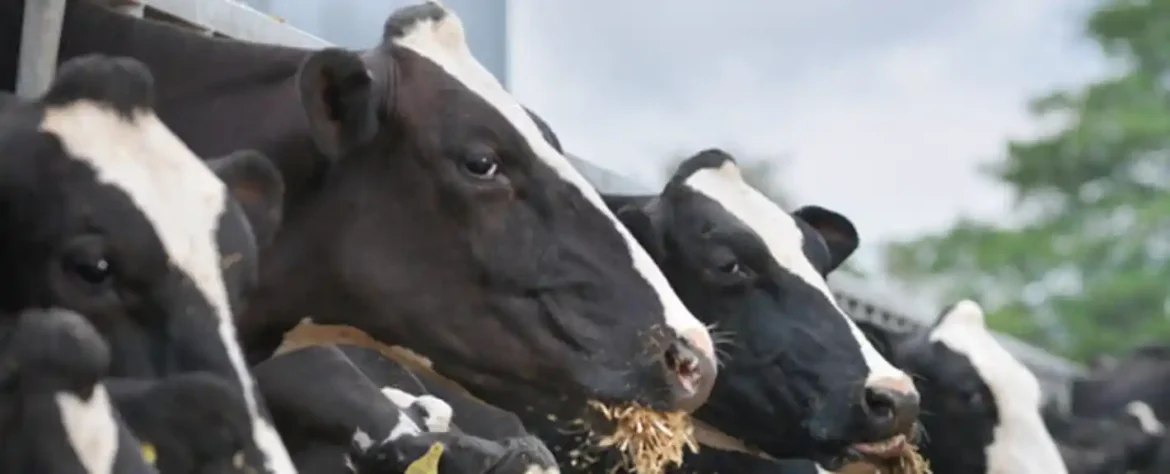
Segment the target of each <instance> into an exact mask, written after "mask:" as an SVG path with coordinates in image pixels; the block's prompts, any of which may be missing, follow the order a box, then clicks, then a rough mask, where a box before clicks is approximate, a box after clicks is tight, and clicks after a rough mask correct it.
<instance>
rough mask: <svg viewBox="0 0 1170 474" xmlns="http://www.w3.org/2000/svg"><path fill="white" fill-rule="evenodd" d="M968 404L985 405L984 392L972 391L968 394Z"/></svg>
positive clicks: (974, 405)
mask: <svg viewBox="0 0 1170 474" xmlns="http://www.w3.org/2000/svg"><path fill="white" fill-rule="evenodd" d="M967 405H970V406H973V407H980V406H983V394H982V393H979V392H971V393H968V394H967Z"/></svg>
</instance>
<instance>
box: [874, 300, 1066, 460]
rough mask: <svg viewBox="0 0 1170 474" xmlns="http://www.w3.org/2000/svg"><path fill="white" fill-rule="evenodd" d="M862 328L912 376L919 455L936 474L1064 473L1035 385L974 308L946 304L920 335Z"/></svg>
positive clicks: (966, 304)
mask: <svg viewBox="0 0 1170 474" xmlns="http://www.w3.org/2000/svg"><path fill="white" fill-rule="evenodd" d="M866 330H867V332H868V333H869V334H870V335H871V336H872V337H873V338H875V339H876V340H878V341H880V342H879V343H878V344H877V346H878V347H880V348H882V349H884V350H886V351H888V353H889V354H891V360H893V361H894V362H895V364H897V365H898V366H899V367H901V368H902V369H904V370H906V371H907V372H909V373H911V374H912V375H913V376H914V377H915V383H916V384H917V385H918V388H919V390H920V392H921V393H922V417H921V420H922V424H923V427H924V429H925V432H926V435H925V437H924V438H925V444H924V446H923V452H924V454H925V455H926V457H927V458H929V459H930V462H931V466H932V467H933V468H934V469H935V470H936V471H938V472H947V473H955V474H985V473H989V472H1012V473H1020V474H1041V473H1057V474H1061V473H1066V472H1067V471H1066V469H1065V466H1064V463H1063V462H1062V461H1061V457H1060V453H1059V452H1058V450H1057V447H1056V443H1055V442H1054V441H1053V439H1052V436H1051V435H1050V434H1049V432H1048V430H1047V429H1046V428H1045V426H1044V421H1043V420H1042V418H1041V416H1040V404H1041V392H1040V382H1039V381H1038V380H1037V379H1036V377H1035V376H1034V375H1032V373H1031V372H1030V371H1029V370H1028V369H1027V367H1025V366H1024V365H1023V364H1022V363H1020V362H1019V361H1018V360H1016V358H1015V357H1012V355H1011V353H1009V352H1008V351H1007V350H1006V349H1004V348H1003V346H1001V345H1000V344H999V343H998V342H997V341H996V339H995V336H994V335H993V334H992V333H991V332H990V331H989V330H988V329H987V327H986V326H985V325H984V321H983V310H982V308H980V307H979V305H978V304H976V303H974V302H972V301H968V300H964V301H960V302H958V303H956V304H954V305H952V306H951V307H950V308H948V309H946V310H944V311H943V313H942V315H941V316H940V317H939V319H938V320H937V321H936V322H935V324H934V326H932V327H931V328H930V329H929V330H928V331H925V332H923V333H911V334H895V333H889V332H885V331H883V330H881V329H879V328H877V327H875V326H872V325H867V327H866ZM956 427H958V428H956Z"/></svg>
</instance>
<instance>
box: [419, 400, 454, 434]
mask: <svg viewBox="0 0 1170 474" xmlns="http://www.w3.org/2000/svg"><path fill="white" fill-rule="evenodd" d="M415 404H417V405H418V406H420V407H422V409H423V411H424V412H425V413H426V417H425V418H424V419H423V424H424V425H426V427H427V431H429V432H431V433H446V432H448V431H451V418H453V417H454V416H455V411H454V410H452V409H451V405H449V404H447V402H445V401H443V400H441V399H439V398H438V397H436V396H433V395H420V396H419V397H418V400H416V401H415Z"/></svg>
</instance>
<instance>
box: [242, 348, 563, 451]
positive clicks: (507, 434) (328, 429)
mask: <svg viewBox="0 0 1170 474" xmlns="http://www.w3.org/2000/svg"><path fill="white" fill-rule="evenodd" d="M422 372H425V371H422ZM255 373H256V378H257V380H259V382H260V385H261V387H262V388H263V390H264V392H265V397H266V400H267V401H268V404H269V407H270V408H271V410H272V412H273V414H274V415H275V416H276V419H277V420H280V421H281V425H280V430H281V433H282V434H283V435H284V437H285V441H286V443H287V445H288V447H289V450H290V451H291V452H292V453H293V459H294V460H295V461H296V463H297V467H298V468H299V469H300V470H301V472H308V473H314V474H328V473H339V474H343V473H349V472H351V471H353V472H357V473H358V474H380V473H384V472H402V471H403V470H404V469H405V468H406V466H407V465H409V464H410V463H412V462H415V461H417V460H418V459H419V457H421V456H422V455H423V454H425V453H426V452H427V450H428V449H429V448H430V447H431V446H432V445H434V444H436V443H437V444H440V445H442V446H443V447H444V451H443V453H442V456H441V458H440V462H439V471H440V473H444V474H446V473H451V474H553V473H556V472H558V470H557V466H556V459H555V458H554V457H553V455H552V454H551V453H550V452H549V451H548V449H547V448H545V446H544V444H543V443H541V442H540V440H538V439H536V438H535V437H532V436H531V435H529V434H528V433H527V432H526V431H525V430H524V428H523V426H522V425H521V424H520V422H519V419H518V418H516V417H515V415H512V414H510V413H507V412H504V411H502V410H499V409H497V408H494V407H491V406H489V405H487V404H485V403H483V402H481V401H479V400H477V399H475V398H474V397H471V396H470V395H468V394H465V393H460V392H459V391H457V390H456V391H452V390H449V389H444V388H442V387H439V386H436V385H434V383H435V382H433V381H432V384H431V385H429V386H428V384H425V383H424V382H423V380H424V379H426V378H427V377H429V376H431V375H429V374H416V373H414V372H412V370H411V369H410V368H408V367H407V366H404V365H403V364H401V363H399V362H397V361H395V360H392V359H390V358H387V357H385V356H383V354H382V353H380V352H378V351H377V350H374V349H370V348H366V347H359V346H353V345H340V346H313V347H307V348H301V349H296V350H293V351H291V352H286V353H282V354H278V355H277V356H275V357H273V358H272V359H269V360H267V361H265V362H262V363H260V364H259V365H257V366H256V368H255ZM427 380H430V379H427ZM307 381H309V382H308V383H306V382H307ZM433 389H438V391H440V392H441V394H440V396H435V395H432V394H431V392H432V390H433ZM447 400H450V401H451V402H453V403H454V404H455V406H454V407H453V406H452V403H448V401H447ZM306 414H309V415H314V416H313V417H309V418H306V417H305V416H303V415H306ZM285 415H287V416H285ZM453 421H457V422H456V423H453ZM459 423H466V424H475V425H478V426H477V427H476V428H477V431H479V432H486V433H489V434H490V435H492V438H490V439H485V438H482V437H477V436H472V435H468V434H466V433H465V432H464V431H463V430H461V429H460V427H459ZM484 424H490V425H492V426H484Z"/></svg>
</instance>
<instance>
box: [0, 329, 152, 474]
mask: <svg viewBox="0 0 1170 474" xmlns="http://www.w3.org/2000/svg"><path fill="white" fill-rule="evenodd" d="M109 363H110V348H109V346H107V345H106V341H105V340H103V339H102V337H101V335H100V334H98V332H97V331H96V330H95V329H94V327H93V326H92V325H90V324H89V322H88V321H86V320H85V318H83V317H82V316H80V315H78V314H77V313H74V312H72V311H68V310H64V309H60V308H52V309H48V310H39V309H33V310H26V311H22V312H21V313H20V314H18V315H16V316H15V317H7V316H6V317H4V318H3V319H0V367H3V368H2V369H0V438H3V439H4V442H3V443H0V471H3V472H37V473H44V474H65V473H77V472H84V473H87V474H90V473H92V474H107V473H110V474H112V473H115V472H116V473H126V474H146V473H150V472H155V471H154V470H153V469H151V468H150V467H149V466H148V461H147V460H146V459H144V458H143V455H142V451H140V445H139V443H138V442H137V440H135V439H134V438H133V437H132V436H131V435H130V434H129V431H127V429H126V427H125V426H124V425H123V424H122V422H121V419H120V418H119V417H118V415H117V412H116V411H115V410H114V407H113V404H112V403H111V401H110V396H109V393H108V392H107V391H106V387H105V386H103V384H102V383H101V379H102V378H103V377H104V376H105V375H106V373H107V370H108V369H109Z"/></svg>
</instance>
